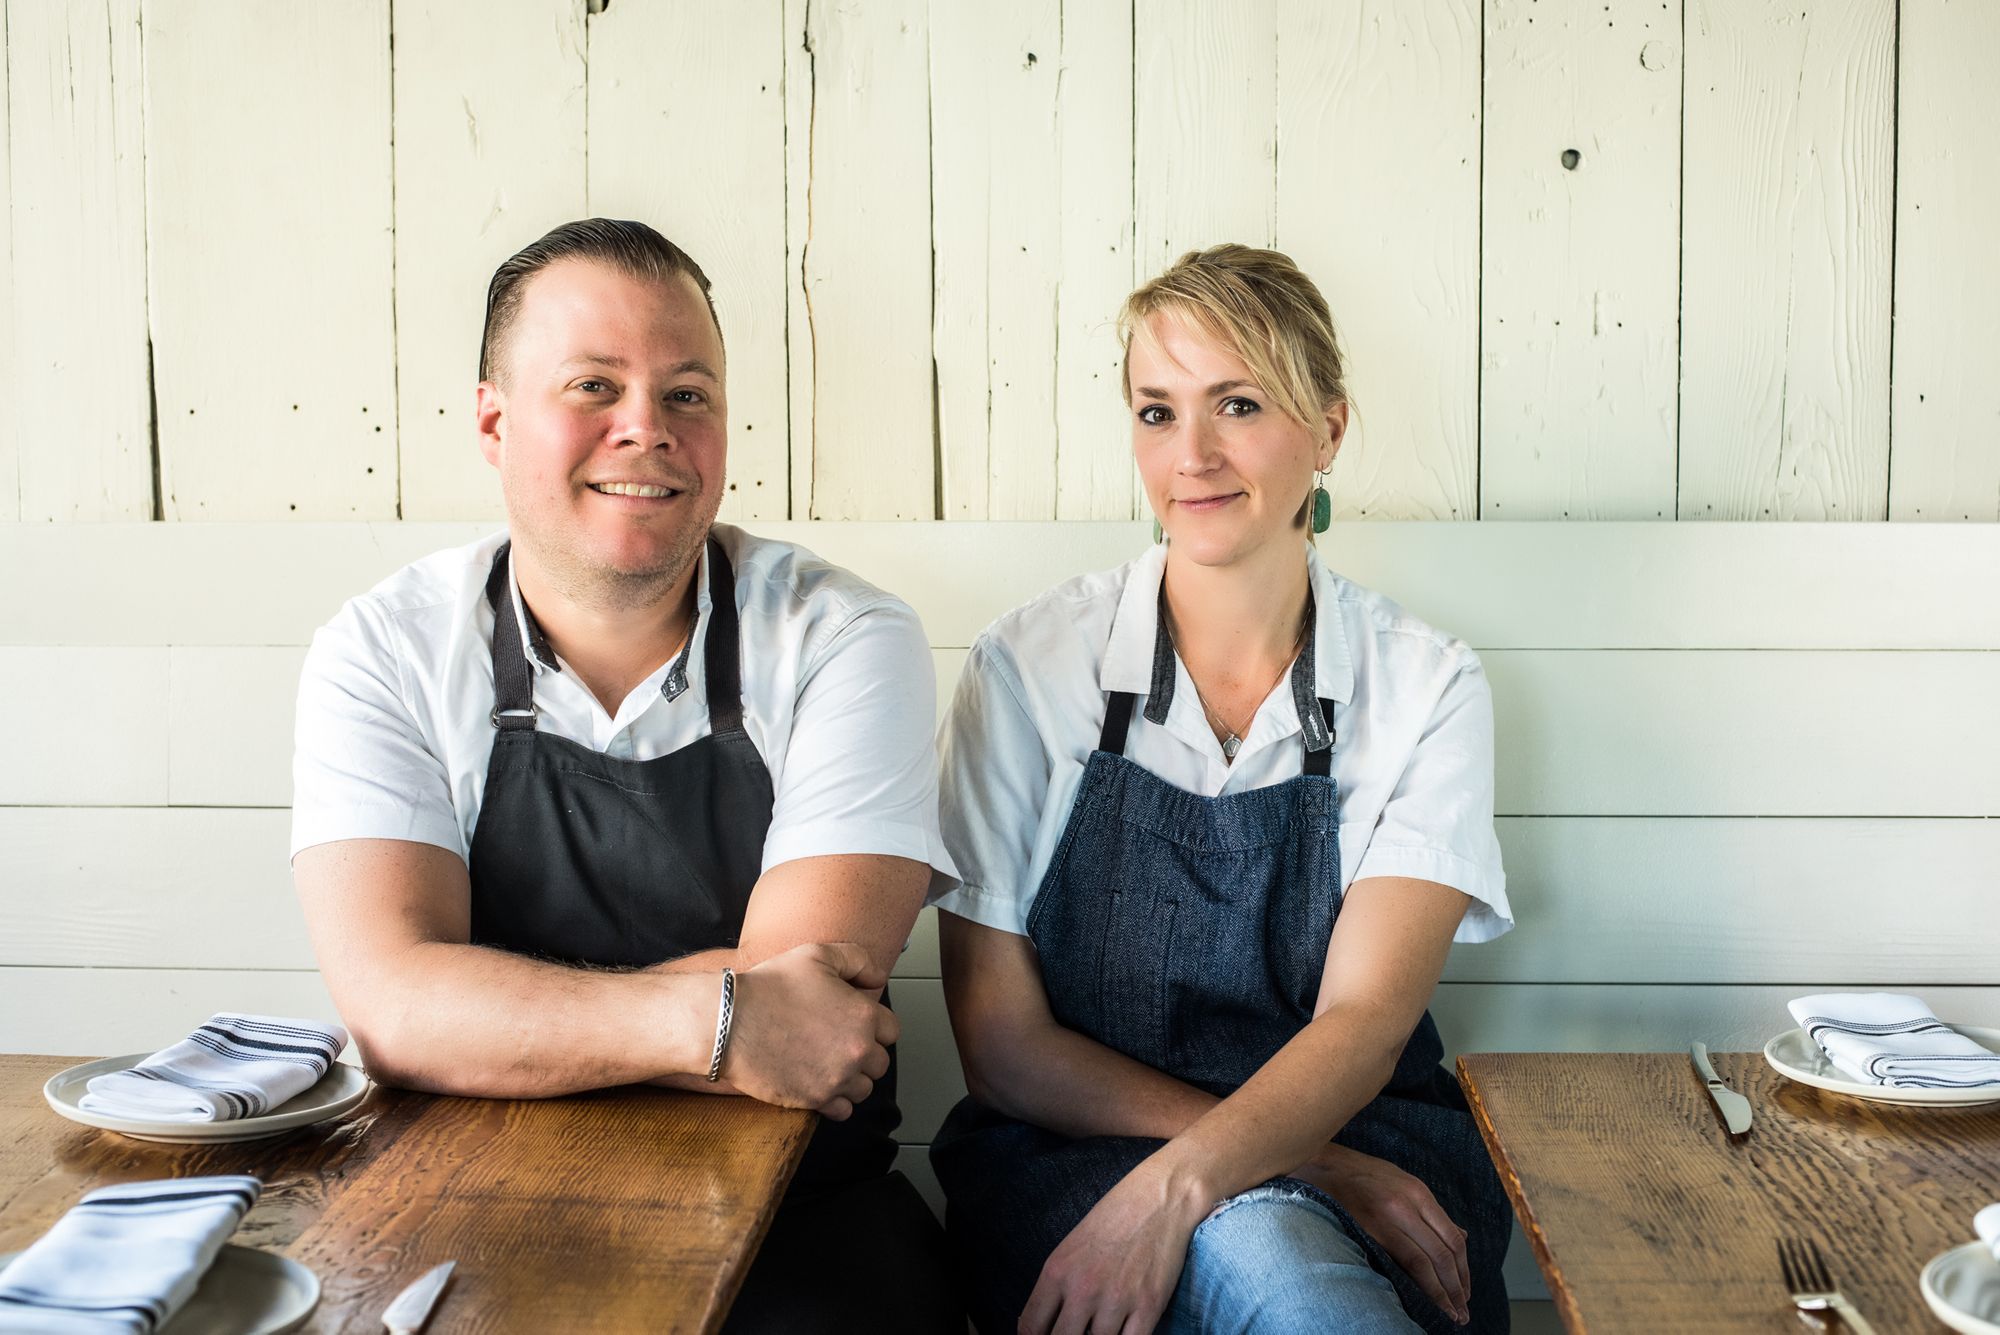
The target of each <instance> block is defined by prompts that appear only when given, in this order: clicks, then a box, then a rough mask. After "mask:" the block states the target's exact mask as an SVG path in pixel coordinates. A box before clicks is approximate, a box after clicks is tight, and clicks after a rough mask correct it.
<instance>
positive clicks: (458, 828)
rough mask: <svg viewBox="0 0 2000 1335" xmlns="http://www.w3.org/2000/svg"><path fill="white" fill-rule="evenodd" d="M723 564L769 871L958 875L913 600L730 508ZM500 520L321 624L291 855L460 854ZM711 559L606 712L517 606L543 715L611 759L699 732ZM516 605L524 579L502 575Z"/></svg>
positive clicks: (473, 820)
mask: <svg viewBox="0 0 2000 1335" xmlns="http://www.w3.org/2000/svg"><path fill="white" fill-rule="evenodd" d="M714 534H715V537H716V538H717V539H718V540H719V541H720V543H721V544H722V548H723V550H724V551H725V552H726V553H727V554H728V556H729V559H730V564H731V565H732V566H733V567H734V569H735V573H736V602H737V611H738V621H739V626H740V631H739V634H740V636H741V640H740V643H741V646H742V653H741V659H742V676H743V722H744V728H745V731H747V732H748V734H749V736H750V740H751V741H752V742H754V743H755V744H756V747H757V752H758V754H759V755H761V756H762V757H763V759H764V764H765V766H766V767H767V768H768V769H769V770H770V772H771V783H772V787H773V790H774V792H775V795H776V796H775V802H774V806H773V810H772V813H771V827H770V831H769V833H768V834H767V835H766V836H765V841H764V861H763V867H764V869H765V870H767V871H768V870H769V869H770V868H772V867H774V866H777V865H778V864H779V863H782V862H790V861H792V860H794V859H797V858H806V857H816V856H821V855H826V854H843V853H845V854H852V853H870V854H881V855H887V856H892V857H903V858H910V859H912V860H914V861H918V862H924V863H928V864H929V865H930V866H931V867H932V868H933V869H934V876H933V883H934V884H939V885H944V884H950V883H951V877H952V868H951V862H950V859H949V858H948V857H947V856H946V854H945V852H944V845H943V843H942V840H941V838H940V836H939V830H938V819H937V772H936V760H935V750H934V747H933V742H932V736H931V725H932V721H933V719H934V717H935V712H934V711H935V699H936V692H937V686H936V676H935V673H934V669H933V667H932V660H931V654H930V647H929V645H928V643H927V642H926V640H925V636H924V630H923V625H922V623H921V622H919V621H918V619H917V615H916V613H915V612H913V611H912V610H911V609H910V608H909V606H908V605H907V604H905V603H903V602H902V601H901V600H899V599H897V598H895V597H892V596H891V595H889V594H887V593H884V592H882V591H881V590H880V589H877V588H875V587H874V586H872V585H870V584H868V583H866V582H865V581H863V580H861V579H860V578H858V577H857V576H854V575H851V574H849V573H848V572H846V571H844V570H841V569H839V568H838V567H836V566H832V565H828V564H827V563H826V562H824V561H822V560H820V559H819V558H818V557H816V556H814V555H813V554H812V553H811V552H809V551H806V550H805V549H804V548H802V547H797V546H793V545H792V544H790V543H783V542H771V541H766V540H764V539H760V538H755V537H752V536H751V535H749V534H747V533H744V532H742V531H741V530H739V529H736V528H733V527H731V526H729V525H726V524H717V525H716V526H715V528H714ZM505 538H506V535H505V534H504V533H498V534H494V535H492V536H490V537H488V538H485V539H482V540H481V541H479V542H476V543H473V544H471V545H469V546H466V547H460V548H456V549H453V550H451V551H445V552H439V553H436V554H435V555H432V556H428V557H425V558H424V559H423V560H421V561H418V562H416V563H414V564H412V565H409V566H406V567H404V568H403V569H402V570H400V571H398V572H397V573H396V574H394V575H392V576H390V577H389V578H388V579H387V580H384V581H383V582H382V583H381V584H379V585H377V586H376V587H375V588H374V589H372V590H370V591H369V592H368V593H366V594H363V595H362V596H360V597H358V598H354V599H351V600H350V601H349V602H348V603H347V605H346V606H344V607H343V608H341V610H340V612H339V614H338V615H337V616H335V617H334V619H333V620H332V621H331V622H330V623H328V624H327V625H326V626H324V627H322V628H321V629H320V631H319V632H318V633H317V634H316V635H314V637H313V643H312V649H311V650H310V652H308V654H307V655H306V665H305V671H304V674H303V676H302V677H301V680H300V684H299V702H298V724H297V736H296V741H297V749H296V751H295V754H294V758H293V781H294V782H293V788H294V792H293V803H292V852H293V854H295V855H296V854H297V853H298V852H299V850H301V849H304V848H310V847H312V846H313V845H315V844H323V843H329V842H332V841H335V840H341V839H404V840H411V841H414V842H417V843H425V844H435V845H437V846H438V847H439V848H446V849H450V850H451V851H452V852H454V853H456V854H458V855H459V856H460V857H461V858H467V857H469V854H470V850H471V848H472V834H473V830H474V828H475V827H476V826H477V825H478V822H479V805H480V800H481V798H482V796H483V794H484V791H485V787H486V767H487V762H488V760H489V759H490V757H491V755H492V751H493V737H494V728H493V723H492V720H491V718H490V713H491V710H492V709H493V661H492V644H493V624H494V618H493V613H492V610H491V609H490V608H489V607H488V606H487V603H486V579H487V575H488V572H489V571H490V570H491V568H492V564H493V558H494V554H495V552H497V551H498V550H499V547H500V544H501V543H502V542H503V541H504V540H505ZM708 566H709V562H708V558H707V554H706V552H705V551H704V553H703V556H702V558H701V568H700V570H699V572H698V573H697V577H696V582H695V587H696V590H697V592H696V621H695V628H694V631H693V633H692V635H691V636H690V638H689V642H688V644H687V646H686V650H685V652H684V654H683V655H681V656H679V657H677V658H676V659H674V660H673V661H671V662H668V663H664V664H662V665H661V666H660V667H659V668H658V669H657V670H656V671H655V672H654V673H653V674H652V675H651V676H649V677H648V678H647V679H646V680H645V681H642V682H640V683H639V685H638V686H637V687H635V688H634V689H633V690H632V691H631V693H630V694H628V695H627V696H626V697H625V699H624V701H623V702H622V703H621V704H620V705H619V707H618V710H617V712H616V713H615V714H611V713H607V712H606V711H605V709H604V707H603V706H602V705H601V704H599V703H598V701H597V699H596V697H595V696H593V695H592V694H591V693H590V691H589V690H588V689H587V688H586V687H585V686H584V685H583V683H582V682H581V681H580V680H579V679H578V678H577V677H576V675H575V674H574V673H573V672H571V671H569V670H568V669H567V668H566V667H564V665H563V664H562V662H561V660H560V659H559V658H558V657H557V656H556V654H555V653H554V651H553V650H552V649H550V648H549V647H548V645H547V644H546V642H543V641H541V640H540V637H539V636H536V635H534V634H532V633H531V631H530V629H529V623H528V619H527V618H526V617H519V618H518V619H519V620H520V623H521V626H522V631H521V634H522V647H523V651H524V652H525V653H526V654H527V656H528V662H529V665H530V668H531V669H532V671H533V674H534V690H535V707H536V709H537V710H538V711H539V713H540V717H539V719H538V721H537V725H536V726H537V727H538V728H539V729H540V730H541V731H544V732H548V733H553V734H554V735H556V736H559V737H563V738H567V739H568V740H570V741H573V742H576V743H578V744H580V745H583V746H587V747H589V748H591V749H592V750H594V751H598V752H602V753H603V754H606V755H609V756H613V757H616V758H619V759H624V760H650V759H652V758H654V757H656V756H662V755H665V754H667V753H668V752H671V751H677V750H679V749H680V748H682V747H684V746H686V745H688V744H689V743H690V742H693V741H695V740H697V739H698V738H701V737H704V736H706V735H708V732H709V721H708V695H707V689H706V686H705V684H704V683H705V673H704V669H705V666H706V662H707V654H706V645H705V643H704V641H705V638H706V637H705V628H706V627H707V625H708V623H709V609H710V606H711V603H710V597H709V569H708ZM508 588H509V591H510V596H512V597H513V598H514V599H515V601H516V613H517V616H518V614H519V611H520V604H519V600H520V596H521V594H520V586H519V585H518V584H517V583H515V582H514V580H513V579H512V577H511V574H510V577H509V580H508Z"/></svg>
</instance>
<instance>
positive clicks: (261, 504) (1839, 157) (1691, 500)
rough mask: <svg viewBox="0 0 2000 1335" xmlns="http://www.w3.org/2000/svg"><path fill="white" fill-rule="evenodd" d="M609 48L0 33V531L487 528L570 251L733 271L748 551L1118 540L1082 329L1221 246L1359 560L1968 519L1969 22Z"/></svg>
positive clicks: (726, 306)
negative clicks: (1313, 300) (533, 324)
mask: <svg viewBox="0 0 2000 1335" xmlns="http://www.w3.org/2000/svg"><path fill="white" fill-rule="evenodd" d="M596 8H597V7H596V6H594V5H589V4H586V3H584V2H583V0H502V3H500V4H499V5H498V6H497V7H496V6H487V7H485V8H483V9H481V10H479V11H478V12H477V14H476V15H475V14H474V13H473V12H472V11H470V10H467V9H466V7H465V6H462V5H452V4H448V3H445V0H406V2H405V3H398V4H396V5H394V6H393V7H392V6H391V5H390V4H389V3H388V0H329V3H326V4H320V5H311V6H303V7H299V6H290V7H280V8H279V9H278V10H275V11H272V12H268V13H267V12H264V11H263V10H256V11H251V10H247V9H245V8H244V7H242V6H240V5H230V4H226V3H221V2H220V0H210V2H206V3H201V4H185V5H182V4H163V3H159V2H158V0H151V2H150V3H148V2H147V0H50V3H39V2H36V3H30V0H7V3H6V12H5V16H4V18H5V29H4V31H5V48H6V60H5V69H4V71H0V74H4V79H5V96H4V122H0V139H3V140H4V146H0V165H4V167H5V171H6V176H5V179H6V181H7V207H6V209H5V213H6V217H5V219H4V221H0V239H4V240H5V241H6V243H7V245H6V250H5V254H6V255H7V256H8V260H7V262H6V264H5V266H4V267H5V273H4V275H0V295H4V296H5V297H6V310H7V312H8V315H7V318H6V319H5V320H4V321H0V325H4V328H0V347H4V346H12V348H13V352H12V354H11V356H7V355H0V375H4V376H6V377H8V380H7V383H9V384H10V385H11V386H13V388H12V390H11V391H10V392H9V393H8V395H7V402H8V404H9V409H8V411H7V413H6V414H5V416H4V421H0V522H4V521H7V520H12V519H25V520H31V521H55V522H68V521H73V520H122V519H140V518H147V517H150V516H152V515H153V514H154V513H155V509H156V507H157V508H158V510H159V511H160V514H161V517H163V518H166V519H251V518H256V519H288V520H289V519H303V518H308V517H318V518H326V519H343V520H345V519H355V518H395V517H402V518H427V519H429V518H437V519H452V518H479V517H491V516H493V515H496V514H497V513H498V496H497V489H496V487H495V484H494V480H493V477H492V475H491V472H490V470H489V469H487V468H486V466H485V464H484V463H483V461H482V460H480V459H479V457H478V455H477V452H476V450H475V449H474V447H473V441H472V438H471V431H470V427H469V424H468V423H467V421H466V417H467V414H468V410H469V404H470V402H471V377H470V375H469V370H470V367H471V364H472V358H473V352H474V348H475V346H476V331H477V327H478V320H479V316H480V313H481V310H482V306H483V297H484V286H485V280H486V278H487V276H488V275H489V274H490V270H491V268H492V266H493V265H494V263H496V262H497V260H498V259H499V258H501V257H502V256H504V255H505V254H507V253H509V252H510V251H511V250H513V249H515V248H517V247H518V246H520V245H522V244H524V243H526V242H527V241H528V240H530V239H532V238H533V237H534V236H536V235H538V234H539V233H540V232H541V231H543V230H545V229H546V227H547V226H548V225H550V224H551V223H553V222H555V221H556V220H559V219H562V218H565V217H570V216H576V215H580V214H583V213H585V212H593V211H594V212H605V213H631V214H639V215H643V216H645V217H648V218H651V219H653V220H655V221H657V222H660V223H661V224H663V225H664V226H666V227H667V228H668V229H669V230H670V231H671V232H673V233H674V234H675V235H676V236H678V237H679V238H680V239H682V240H684V241H686V242H687V243H688V245H689V246H690V248H691V249H692V250H693V251H694V252H695V253H696V255H697V258H699V259H702V260H703V261H704V263H705V264H706V265H707V267H708V268H709V269H710V270H711V271H712V274H713V276H714V277H715V279H716V282H717V288H718V291H717V300H718V305H719V308H720V311H721V318H722V321H723V325H724V330H725V334H726V336H727V341H728V344H729V348H730V362H731V369H732V371H733V375H732V377H731V379H732V384H731V388H732V391H733V392H732V395H731V399H732V409H733V415H734V419H735V420H734V425H735V428H736V430H735V435H734V437H733V450H734V454H733V458H732V482H733V490H732V491H731V492H730V493H729V495H728V496H727V498H726V501H725V504H726V506H727V509H726V511H725V513H727V514H729V515H732V516H736V517H745V518H758V519H772V518H783V517H788V516H790V517H797V518H800V519H806V518H840V519H904V518H940V519H955V520H977V519H1002V518H1018V519H1037V520H1039V519H1049V518H1062V519H1096V518H1105V519H1115V518H1123V517H1126V516H1128V515H1132V514H1134V513H1136V512H1139V510H1140V509H1141V508H1142V503H1141V502H1140V501H1139V499H1138V497H1137V496H1136V494H1135V488H1134V479H1133V474H1132V469H1131V466H1130V461H1129V457H1128V452H1127V437H1128V434H1129V431H1128V427H1127V419H1126V416H1125V414H1124V411H1123V408H1122V405H1121V404H1120V402H1119V399H1118V395H1117V380H1116V377H1117V367H1118V362H1119V354H1118V352H1117V348H1116V343H1115V339H1114V337H1113V332H1112V320H1113V316H1114V315H1115V313H1116V310H1117V307H1118V304H1119V301H1120V300H1121V299H1122V297H1123V296H1124V294H1125V293H1126V292H1127V291H1128V290H1129V289H1130V287H1131V286H1132V285H1133V283H1134V282H1136V281H1138V280H1140V279H1143V278H1145V277H1147V276H1150V275H1151V274H1152V273H1154V272H1157V270H1158V269H1159V268H1160V267H1161V266H1162V265H1164V264H1165V263H1167V262H1168V261H1170V260H1171V259H1172V258H1174V257H1175V256H1176V255H1178V254H1179V253H1180V252H1181V251H1183V250H1185V249H1187V248H1189V247H1192V246H1197V245H1202V244H1208V243H1212V242H1215V241H1218V240H1223V239H1235V240H1243V241H1250V242H1256V243H1260V244H1262V243H1273V242H1274V243H1275V244H1277V245H1279V246H1280V247H1282V248H1284V249H1286V250H1288V251H1289V252H1291V253H1293V254H1294V255H1295V256H1296V257H1298V258H1299V259H1300V260H1301V262H1302V263H1303V264H1304V266H1305V268H1306V269H1307V271H1308V272H1309V273H1311V274H1312V275H1313V276H1314V277H1315V278H1316V279H1317V281H1318V282H1319V283H1320V285H1321V286H1322V288H1323V289H1324V291H1325V292H1326V293H1327V295H1328V296H1329V298H1330V299H1331V302H1332V305H1333V309H1334V313H1335V317H1336V321H1337V323H1338V324H1339V326H1340V327H1341V329H1342V332H1343V335H1344V338H1345V341H1346V343H1347V349H1348V355H1349V360H1350V369H1351V383H1352V387H1353V390H1354V393H1355V397H1356V400H1357V403H1358V406H1359V409H1360V412H1359V416H1358V420H1357V423H1356V425H1355V428H1354V431H1353V434H1352V437H1351V442H1350V445H1349V447H1348V449H1347V450H1346V451H1345V452H1344V454H1343V456H1342V459H1341V462H1340V464H1339V466H1338V467H1337V469H1336V471H1335V474H1334V478H1333V483H1332V485H1333V488H1334V492H1335V495H1336V507H1337V511H1338V513H1339V514H1340V515H1341V516H1342V517H1343V518H1361V517H1366V518H1401V519H1410V518H1436V519H1450V518H1458V519H1471V518H1475V517H1483V518H1501V519H1505V518H1521V519H1526V518H1550V519H1553V518H1570V519H1583V518H1591V519H1603V518H1634V519H1642V518H1643V519H1666V518H1683V519H1750V520H1765V519H1773V520H1775V519H1881V518H1885V517H1893V518H1897V519H1913V520H1916V519H1926V520H1927V519H1953V520H1960V521H1963V520H1966V519H1973V520H1981V519H1983V520H1988V521H1991V520H1995V519H2000V401H1996V398H1995V391H1994V389H1993V388H1992V384H1991V380H1992V378H1991V377H1990V376H1985V375H1983V374H1982V373H1981V368H1983V367H1985V366H1987V365H1990V364H1991V363H1992V362H1993V361H1994V359H1995V357H1996V356H2000V316H1997V315H1996V314H1995V311H1996V310H2000V260H1996V259H1995V258H1994V255H1993V253H1992V251H1993V248H1992V247H1990V246H1987V245H1985V244H1984V243H1983V238H1984V236H1985V233H1986V232H1987V231H1989V230H1990V220H1991V217H1992V215H1993V213H1994V211H1995V207H1996V205H2000V197H1996V196H1995V194H1994V185H1993V181H1994V180H1995V179H2000V163H1997V162H1996V161H1995V153H1996V151H2000V150H1996V149H1995V147H1994V145H1993V143H1992V142H1991V136H1990V135H1986V134H1984V133H1983V132H1982V131H1983V127H1984V125H1985V124H1986V122H1987V121H1988V120H1989V119H1990V111H1991V107H1990V101H1991V99H1990V94H1989V93H1988V92H1987V89H1986V84H1987V82H1988V80H1987V79H1986V78H1985V72H1986V70H1987V69H1988V68H1989V67H1990V65H1991V64H1992V61H1993V59H1994V57H1995V55H1996V49H2000V29H1996V23H2000V20H1996V18H1995V15H1994V12H1993V7H1992V6H1990V5H1977V4H1967V3H1947V0H1905V2H1904V3H1903V4H1901V5H1900V6H1899V5H1898V4H1897V3H1896V0H1793V3H1789V4H1787V3H1780V0H1744V2H1743V3H1735V2H1734V0H1731V2H1730V3H1724V2H1723V0H1670V2H1669V3H1665V4H1664V5H1656V4H1654V3H1652V0H1616V3H1612V4H1609V5H1606V4H1599V3H1594V2H1593V3H1585V2H1584V0H1533V3H1529V0H1421V3H1390V2H1389V0H1332V3H1307V2H1306V0H1253V2H1252V3H1247V4H1245V3H1223V0H1140V3H1138V4H1137V5H1133V4H1129V3H1122V2H1119V0H1084V2H1082V3H1070V4H1057V3H1055V2H1054V0H1033V2H1032V3H1029V4H1025V5H1017V6H1012V7H1004V6H1003V7H997V8H996V7H992V6H986V7H977V6H974V7H967V6H940V5H930V4H927V3H924V0H893V3H889V2H885V3H882V4H868V5H859V4H854V3H851V2H850V0H771V3H767V4H763V5H754V6H725V5H718V4H714V3H703V2H702V0H623V3H621V4H619V5H616V6H610V7H605V8H604V9H603V10H602V12H591V11H592V10H594V9H596ZM392 23H393V32H392V31H391V27H392ZM392 39H393V49H392ZM1565 152H1574V153H1575V154H1576V157H1575V158H1574V159H1572V160H1571V162H1570V165H1567V166H1566V165H1565V162H1564V154H1565ZM1892 314H1893V321H1894V328H1893V330H1892V327H1891V325H1892ZM1892 356H1893V358H1894V363H1895V364H1894V367H1893V369H1894V371H1895V372H1896V374H1895V376H1894V378H1893V384H1894V390H1893V399H1892V390H1891V384H1892V379H1891V370H1892V366H1891V358H1892ZM9 366H12V367H13V369H12V370H8V369H6V368H7V367H9ZM364 410H365V411H364ZM1898 441H1900V446H1901V447H1900V448H1892V446H1894V445H1895V444H1896V443H1897V442H1898Z"/></svg>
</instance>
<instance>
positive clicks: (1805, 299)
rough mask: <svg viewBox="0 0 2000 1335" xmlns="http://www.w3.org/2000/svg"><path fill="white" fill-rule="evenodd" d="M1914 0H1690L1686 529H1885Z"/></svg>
mask: <svg viewBox="0 0 2000 1335" xmlns="http://www.w3.org/2000/svg"><path fill="white" fill-rule="evenodd" d="M1895 38H1896V4H1895V0H1823V3H1819V4H1804V5H1800V4H1792V3H1790V2H1789V0H1754V3H1746V2H1745V0H1689V3H1688V22H1687V85H1686V86H1687V111H1686V119H1685V121H1684V128H1683V134H1684V144H1685V147H1684V149H1683V153H1684V180H1685V186H1684V192H1683V195H1682V202H1681V457H1680V517H1681V518H1683V519H1882V518H1886V517H1887V514H1888V500H1889V315H1890V278H1891V274H1890V268H1891V266H1890V237H1891V232H1892V230H1893V228H1894V224H1895V211H1894V208H1893V204H1892V200H1893V198H1894V191H1895V181H1894V162H1895V136H1894V124H1895V122H1894V107H1895V97H1896V77H1895V72H1896V59H1895V56H1896V50H1895Z"/></svg>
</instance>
